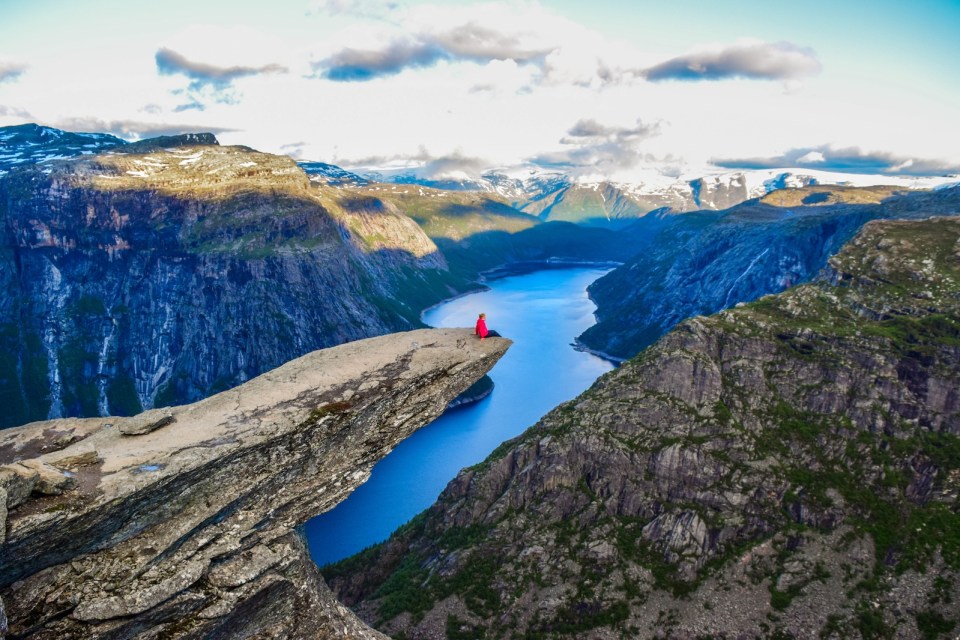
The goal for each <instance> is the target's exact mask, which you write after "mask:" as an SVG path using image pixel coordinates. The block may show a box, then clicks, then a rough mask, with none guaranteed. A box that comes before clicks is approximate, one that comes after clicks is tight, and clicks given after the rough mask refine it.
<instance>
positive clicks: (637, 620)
mask: <svg viewBox="0 0 960 640" xmlns="http://www.w3.org/2000/svg"><path fill="white" fill-rule="evenodd" d="M958 511H960V219H958V218H933V219H930V220H926V221H901V222H871V223H869V224H867V225H866V227H865V228H864V229H863V231H862V232H861V233H860V234H859V235H858V236H857V237H856V238H855V239H854V240H853V241H851V242H850V243H849V244H847V245H846V246H845V248H844V249H843V250H842V251H841V252H840V254H839V255H837V256H836V257H834V258H832V259H831V260H830V264H829V268H828V269H827V270H826V271H825V273H824V275H822V277H821V278H820V279H818V280H817V281H815V282H813V283H811V284H808V285H803V286H800V287H796V288H794V289H791V290H789V291H787V292H785V293H783V294H780V295H776V296H768V297H765V298H762V299H760V300H759V301H757V302H755V303H752V304H749V305H744V306H740V307H739V308H736V309H733V310H729V311H724V312H722V313H719V314H717V315H714V316H711V317H700V318H695V319H692V320H689V321H687V322H684V323H683V324H681V325H680V326H679V327H678V328H677V329H675V330H674V331H673V332H671V333H670V334H668V335H667V336H665V337H664V338H663V339H661V340H660V341H658V342H657V343H656V344H655V345H653V346H652V347H651V348H649V349H647V350H646V351H644V352H643V353H642V354H641V355H640V356H638V357H637V358H634V359H633V360H630V361H628V362H627V363H625V364H624V365H623V366H622V367H620V368H619V369H617V370H615V371H613V372H611V373H609V374H607V375H605V376H604V377H602V378H601V379H600V380H598V381H597V383H596V384H595V385H594V386H593V387H592V388H591V389H590V390H588V391H587V392H585V393H584V394H583V395H581V396H580V397H579V398H577V399H575V400H573V401H571V402H568V403H565V404H563V405H561V406H560V407H558V408H557V409H555V410H554V411H552V412H551V413H550V414H548V415H547V416H545V417H544V418H543V419H542V420H541V422H539V423H538V424H537V425H535V426H534V427H532V428H531V429H529V430H528V431H527V432H525V433H524V434H523V435H521V436H519V437H518V438H516V439H514V440H512V441H509V442H507V443H504V445H502V446H501V447H500V448H498V449H497V450H496V451H495V452H494V453H493V454H491V456H490V457H489V458H488V459H487V460H486V461H485V462H483V463H481V464H480V465H477V466H476V467H473V468H470V469H466V470H464V471H463V472H461V474H460V475H459V476H458V477H457V478H456V479H455V480H453V481H452V482H451V483H450V484H449V485H448V487H447V488H446V490H445V491H444V492H443V493H442V494H441V496H440V498H439V499H438V501H437V503H436V504H435V505H434V506H433V507H431V508H430V509H429V510H428V511H426V512H424V513H423V514H422V515H421V516H418V517H417V518H416V519H415V520H414V521H412V522H411V523H410V524H408V525H406V526H405V527H403V528H402V529H401V530H399V531H398V532H397V533H396V534H394V536H393V537H392V538H391V540H389V541H388V542H387V543H385V544H383V545H380V546H378V547H375V548H373V549H372V550H368V551H366V552H364V553H362V554H360V555H358V556H355V557H354V558H352V559H348V560H345V561H343V562H341V563H339V564H336V565H333V566H330V567H327V568H326V569H324V574H325V575H326V576H327V578H328V580H329V581H330V583H331V586H332V588H333V589H334V591H335V593H337V594H338V596H339V597H340V599H341V600H342V601H343V602H345V603H346V604H348V605H350V606H352V607H354V609H355V610H356V611H358V612H359V614H360V615H361V617H363V618H364V619H365V620H367V621H369V622H370V623H371V624H373V625H375V626H376V627H377V628H379V629H380V630H382V631H384V632H385V633H389V634H391V635H392V636H393V637H397V638H409V639H413V638H435V637H444V636H446V637H449V638H591V639H594V638H623V637H629V638H653V637H661V638H662V637H669V638H706V637H710V638H755V637H768V638H892V637H896V638H938V637H942V638H953V637H956V633H957V632H958V627H960V621H958V617H960V616H958V609H957V603H958V602H960V514H958Z"/></svg>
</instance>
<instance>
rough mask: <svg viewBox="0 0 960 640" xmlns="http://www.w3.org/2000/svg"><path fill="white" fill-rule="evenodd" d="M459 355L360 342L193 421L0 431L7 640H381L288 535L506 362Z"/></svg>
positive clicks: (429, 338) (54, 424) (179, 411)
mask: <svg viewBox="0 0 960 640" xmlns="http://www.w3.org/2000/svg"><path fill="white" fill-rule="evenodd" d="M472 338H473V336H472V335H471V332H470V331H469V330H467V329H447V330H419V331H413V332H408V333H400V334H394V335H390V336H384V337H381V338H373V339H368V340H362V341H357V342H353V343H350V344H347V345H341V346H339V347H334V348H330V349H326V350H323V351H317V352H314V353H311V354H308V355H306V356H304V357H302V358H299V359H297V360H294V361H292V362H289V363H287V364H285V365H283V366H282V367H280V368H278V369H276V370H274V371H271V372H269V373H267V374H264V375H262V376H260V377H258V378H255V379H254V380H251V381H249V382H247V383H246V384H243V385H241V386H239V387H237V388H235V389H231V390H229V391H225V392H223V393H220V394H218V395H215V396H212V397H210V398H207V399H206V400H203V401H201V402H199V403H196V404H193V405H189V406H181V407H174V408H170V409H160V410H154V411H151V412H147V413H145V414H141V415H139V416H136V417H134V418H116V417H111V418H92V419H60V420H53V421H49V422H41V423H34V424H30V425H26V426H23V427H17V428H13V429H8V430H4V431H3V432H2V433H0V465H2V466H0V498H2V499H0V542H2V545H0V597H2V603H3V606H4V607H5V610H6V616H7V618H8V620H9V631H10V634H11V637H14V638H54V637H55V638H132V637H139V638H143V637H150V638H246V637H271V638H278V637H290V638H343V637H354V638H366V637H371V638H373V637H378V638H379V637H382V636H380V635H379V634H377V633H375V632H373V631H371V630H370V629H368V628H366V627H365V626H364V625H363V624H362V623H361V622H360V621H359V620H357V619H356V618H355V617H354V616H353V615H352V614H351V613H350V612H349V611H348V610H346V609H345V608H344V607H342V606H340V605H338V604H337V603H336V602H335V601H334V600H333V599H332V597H331V595H330V593H329V591H328V590H327V588H326V586H325V585H324V583H323V581H322V580H321V579H320V577H319V575H318V573H317V570H316V567H315V566H314V565H313V564H312V562H311V560H310V556H309V552H308V550H307V549H306V545H305V543H304V541H303V539H302V537H301V535H300V530H299V526H300V525H301V524H303V523H304V522H305V521H306V520H307V519H309V518H311V517H313V516H315V515H317V514H319V513H321V512H323V511H326V510H328V509H330V508H332V507H333V506H334V505H336V504H337V503H338V502H340V501H341V500H342V499H343V498H345V497H346V496H347V495H348V494H349V493H350V492H351V491H353V489H355V488H356V487H357V486H358V485H359V484H360V483H361V482H363V481H364V480H365V479H366V478H367V476H368V475H369V472H370V469H371V467H372V466H373V464H374V463H375V462H376V461H377V460H378V459H380V458H381V457H383V456H384V455H386V454H387V453H388V452H389V451H390V450H391V449H392V448H393V447H394V446H395V445H396V444H397V443H398V442H399V441H400V440H401V439H403V438H404V437H406V436H407V435H409V434H410V433H411V432H412V431H413V430H415V429H417V428H419V427H420V426H422V425H423V424H426V423H427V422H429V421H431V420H433V419H434V418H436V417H437V416H438V415H439V414H440V413H441V412H442V411H443V410H444V408H445V407H446V406H447V403H448V402H450V400H452V399H453V398H454V397H455V396H456V395H457V394H458V393H460V392H461V391H463V390H464V389H466V388H467V387H468V386H470V384H472V383H473V382H474V381H476V380H477V379H478V378H480V377H481V376H482V375H483V374H484V373H486V372H487V371H488V370H489V369H490V368H491V367H492V366H493V365H494V363H495V362H496V361H497V360H498V359H499V358H500V357H501V356H502V355H503V353H504V352H505V351H506V349H507V347H508V346H509V344H510V342H509V341H508V340H505V339H498V338H493V339H490V340H485V341H484V342H483V343H481V342H480V341H478V340H475V339H472Z"/></svg>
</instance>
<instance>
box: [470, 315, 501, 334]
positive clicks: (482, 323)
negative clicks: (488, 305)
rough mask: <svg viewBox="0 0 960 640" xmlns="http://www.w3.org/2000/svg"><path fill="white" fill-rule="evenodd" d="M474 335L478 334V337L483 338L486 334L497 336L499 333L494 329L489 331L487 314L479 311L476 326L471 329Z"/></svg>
mask: <svg viewBox="0 0 960 640" xmlns="http://www.w3.org/2000/svg"><path fill="white" fill-rule="evenodd" d="M473 333H474V334H475V335H478V336H480V339H481V340H483V339H484V338H486V337H487V336H490V337H493V338H499V337H500V334H499V333H497V332H496V331H491V330H488V329H487V314H485V313H481V314H480V317H479V318H477V327H476V328H475V329H474V330H473Z"/></svg>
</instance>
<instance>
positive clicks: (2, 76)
mask: <svg viewBox="0 0 960 640" xmlns="http://www.w3.org/2000/svg"><path fill="white" fill-rule="evenodd" d="M28 68H29V65H26V64H23V63H22V62H13V61H12V60H0V82H8V81H13V80H16V79H17V78H19V77H20V76H21V75H23V73H24V72H25V71H26V70H27V69H28Z"/></svg>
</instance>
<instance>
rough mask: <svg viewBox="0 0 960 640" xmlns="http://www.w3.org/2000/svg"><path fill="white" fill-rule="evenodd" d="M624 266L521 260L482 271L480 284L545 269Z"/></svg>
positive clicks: (603, 262)
mask: <svg viewBox="0 0 960 640" xmlns="http://www.w3.org/2000/svg"><path fill="white" fill-rule="evenodd" d="M620 266H623V263H622V262H616V261H613V260H580V259H578V258H544V259H542V260H520V261H518V262H505V263H504V264H501V265H498V266H496V267H493V268H492V269H487V270H486V271H481V272H480V274H479V276H480V280H479V281H480V282H485V281H488V280H499V279H501V278H508V277H510V276H518V275H523V274H526V273H532V272H534V271H540V270H544V269H574V268H576V267H596V268H605V267H606V268H609V269H616V268H617V267H620Z"/></svg>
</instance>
